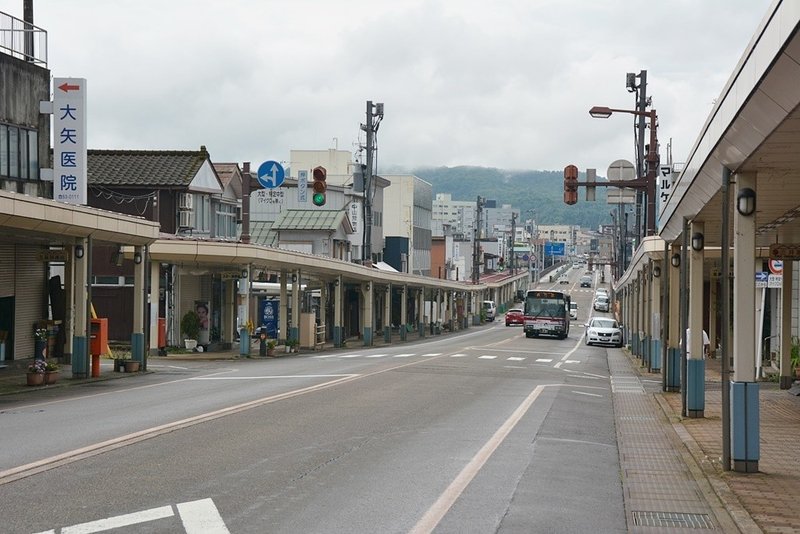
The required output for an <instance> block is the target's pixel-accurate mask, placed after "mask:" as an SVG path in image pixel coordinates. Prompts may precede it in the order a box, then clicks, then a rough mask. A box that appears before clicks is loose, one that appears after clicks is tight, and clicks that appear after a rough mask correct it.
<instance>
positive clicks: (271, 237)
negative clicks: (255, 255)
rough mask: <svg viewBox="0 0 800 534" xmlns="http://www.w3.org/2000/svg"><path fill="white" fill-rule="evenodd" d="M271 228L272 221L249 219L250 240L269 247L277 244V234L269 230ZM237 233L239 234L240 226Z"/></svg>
mask: <svg viewBox="0 0 800 534" xmlns="http://www.w3.org/2000/svg"><path fill="white" fill-rule="evenodd" d="M271 228H272V221H250V242H251V243H258V244H261V245H267V246H269V247H276V246H278V234H277V233H276V232H273V231H271V230H270V229H271ZM239 235H241V228H240V229H239Z"/></svg>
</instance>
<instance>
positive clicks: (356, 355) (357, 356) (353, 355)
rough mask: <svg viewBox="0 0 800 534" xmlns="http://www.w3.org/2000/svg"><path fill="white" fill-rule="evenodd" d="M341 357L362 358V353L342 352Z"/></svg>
mask: <svg viewBox="0 0 800 534" xmlns="http://www.w3.org/2000/svg"><path fill="white" fill-rule="evenodd" d="M339 357H340V358H360V357H361V355H360V354H342V355H341V356H339Z"/></svg>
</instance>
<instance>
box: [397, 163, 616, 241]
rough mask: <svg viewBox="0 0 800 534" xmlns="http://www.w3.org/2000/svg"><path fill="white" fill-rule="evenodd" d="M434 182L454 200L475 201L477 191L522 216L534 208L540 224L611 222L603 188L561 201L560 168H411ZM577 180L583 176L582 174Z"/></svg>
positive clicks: (591, 225) (588, 225) (435, 190)
mask: <svg viewBox="0 0 800 534" xmlns="http://www.w3.org/2000/svg"><path fill="white" fill-rule="evenodd" d="M410 172H411V173H412V174H415V175H416V176H419V177H420V178H422V179H423V180H425V181H427V182H430V183H431V184H432V185H433V193H434V195H436V194H437V193H450V194H451V195H452V196H453V200H472V201H475V200H477V198H478V195H480V196H482V197H485V198H488V199H493V200H496V201H497V204H498V205H502V204H511V206H512V207H514V208H519V210H520V212H521V218H522V219H523V220H524V219H527V218H530V214H529V213H528V210H534V218H535V219H536V222H537V223H539V224H577V225H580V226H582V227H584V228H597V227H598V226H599V225H600V224H610V223H611V217H610V216H609V211H611V210H610V207H609V205H608V204H606V188H604V187H598V188H597V200H596V201H595V202H586V201H585V200H584V199H585V198H586V192H585V191H584V189H583V188H580V189H579V190H578V203H577V204H575V205H573V206H567V205H566V204H564V173H563V171H509V170H503V169H495V168H487V167H434V168H418V169H414V170H412V171H410ZM578 179H579V181H584V180H585V179H586V177H585V176H584V175H583V174H581V175H580V176H579V178H578Z"/></svg>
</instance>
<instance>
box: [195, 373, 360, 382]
mask: <svg viewBox="0 0 800 534" xmlns="http://www.w3.org/2000/svg"><path fill="white" fill-rule="evenodd" d="M341 376H353V375H350V374H341V375H265V376H198V377H194V378H190V379H189V380H190V381H193V380H263V379H265V378H338V377H341Z"/></svg>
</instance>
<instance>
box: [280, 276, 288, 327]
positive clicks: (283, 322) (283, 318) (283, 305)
mask: <svg viewBox="0 0 800 534" xmlns="http://www.w3.org/2000/svg"><path fill="white" fill-rule="evenodd" d="M288 277H289V273H288V272H286V271H281V280H280V281H281V294H280V303H279V305H278V306H279V308H280V310H279V312H278V330H279V332H278V343H284V342H285V341H286V340H287V339H288V337H287V334H288V332H289V321H288V320H287V317H289V291H288V290H287V289H286V286H287V283H288V280H287V279H288Z"/></svg>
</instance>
